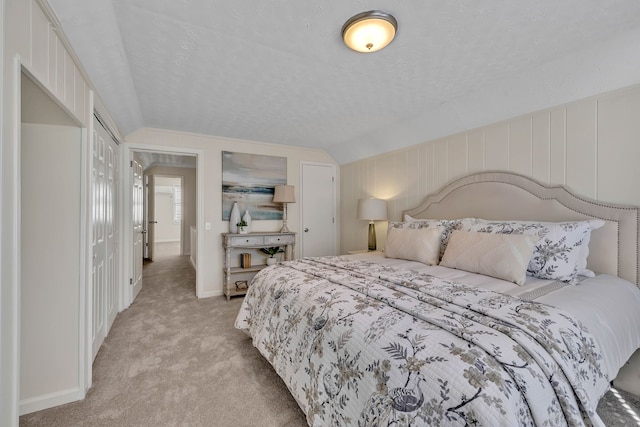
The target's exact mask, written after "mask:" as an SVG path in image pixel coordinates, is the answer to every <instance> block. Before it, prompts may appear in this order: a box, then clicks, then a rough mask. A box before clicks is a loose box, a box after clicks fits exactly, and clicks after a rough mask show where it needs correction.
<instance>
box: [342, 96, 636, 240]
mask: <svg viewBox="0 0 640 427" xmlns="http://www.w3.org/2000/svg"><path fill="white" fill-rule="evenodd" d="M638 111H640V86H634V87H631V88H627V89H623V90H620V91H616V92H614V93H609V94H603V95H601V96H599V97H594V98H589V99H585V100H581V101H577V102H574V103H571V104H568V105H564V106H559V107H555V108H553V109H549V110H545V111H540V112H535V113H531V114H527V115H525V116H522V117H517V118H514V119H511V120H508V121H505V122H500V123H496V124H492V125H489V126H486V127H484V128H479V129H474V130H471V131H468V132H463V133H461V134H456V135H452V136H449V137H447V138H442V139H438V140H434V141H430V142H425V143H423V144H419V145H417V146H415V147H411V148H409V149H402V150H399V151H396V152H392V153H387V154H385V155H381V156H377V157H374V158H371V159H365V160H361V161H359V162H354V163H351V164H348V165H344V166H342V170H343V171H345V170H346V171H352V170H356V169H357V166H358V165H360V164H362V165H367V174H361V176H364V177H365V179H366V180H369V181H370V182H371V181H372V180H373V181H374V182H375V186H376V188H377V189H381V188H384V190H385V191H384V192H377V193H376V194H375V195H376V196H377V197H381V198H387V197H386V194H387V193H389V194H390V195H391V196H389V197H388V198H389V199H392V202H391V205H390V206H393V210H391V209H390V211H389V213H390V220H391V221H399V220H401V211H402V209H404V207H405V206H406V207H412V206H415V205H417V204H418V203H419V202H420V201H422V200H423V199H424V197H426V196H427V195H428V194H431V193H433V192H435V191H437V190H439V189H440V188H442V187H443V186H444V185H445V184H447V183H448V182H449V181H450V180H452V179H455V178H458V177H459V176H460V175H464V174H466V173H474V172H479V171H483V170H513V171H514V172H517V173H520V174H523V175H526V176H531V177H533V178H535V179H537V180H539V181H541V182H544V183H551V184H563V185H568V186H569V187H570V188H572V189H573V190H574V191H575V192H577V193H579V194H582V195H584V196H587V197H591V198H596V199H598V200H603V201H608V202H614V203H626V204H633V205H640V192H638V191H637V190H636V187H637V184H638V183H640V168H638V167H637V163H638V161H640V136H639V135H640V120H639V119H638V118H639V116H638ZM406 156H408V159H407V161H404V160H402V159H403V158H405V157H406ZM414 157H416V158H418V159H419V160H418V161H415V160H414ZM416 165H417V166H416ZM405 166H406V168H407V169H409V170H408V172H407V171H406V170H404V168H405ZM415 167H418V171H414V170H412V169H414V168H415ZM365 175H366V176H365ZM416 177H417V178H416ZM415 179H417V180H418V183H419V185H418V186H417V187H418V188H419V191H417V192H416V188H414V184H413V182H414V180H415ZM348 185H349V184H348V183H344V186H343V192H342V196H343V200H342V203H343V205H346V204H348V203H349V200H345V199H344V197H349V194H350V193H352V192H350V190H349V188H348ZM364 185H365V186H366V183H365V184H364ZM353 216H354V215H353V214H352V213H350V214H349V216H347V217H342V221H341V225H342V230H343V234H342V248H343V253H344V252H345V250H346V249H349V250H351V249H353V248H362V246H363V241H364V240H362V239H364V238H365V237H360V236H361V235H360V234H359V233H358V232H354V231H353V230H354V229H355V230H361V231H362V233H366V227H367V226H366V222H361V221H356V220H355V219H354V218H353ZM381 225H383V224H379V225H377V226H376V230H382V232H380V231H378V232H377V234H378V246H379V247H383V246H384V242H383V241H382V236H381V234H383V233H385V231H386V229H385V228H384V226H382V227H381ZM385 234H386V233H385ZM353 235H357V236H358V237H357V238H358V239H360V240H358V241H357V242H355V241H352V240H350V236H353ZM362 236H366V234H362Z"/></svg>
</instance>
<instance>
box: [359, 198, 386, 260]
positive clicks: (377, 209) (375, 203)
mask: <svg viewBox="0 0 640 427" xmlns="http://www.w3.org/2000/svg"><path fill="white" fill-rule="evenodd" d="M358 219H366V220H369V250H370V251H375V250H376V226H375V225H374V224H373V221H381V220H386V219H387V202H386V201H384V200H380V199H373V198H371V199H360V200H358Z"/></svg>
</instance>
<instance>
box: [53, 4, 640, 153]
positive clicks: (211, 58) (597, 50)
mask: <svg viewBox="0 0 640 427" xmlns="http://www.w3.org/2000/svg"><path fill="white" fill-rule="evenodd" d="M49 3H50V4H51V6H52V8H53V9H54V11H55V12H56V14H57V16H58V18H59V19H60V21H61V23H62V26H63V30H64V32H65V33H66V34H67V37H68V38H69V40H70V41H71V43H72V45H73V47H74V50H75V51H76V53H77V54H78V57H79V58H80V60H81V62H82V64H83V66H84V68H85V69H86V70H87V72H88V74H89V75H90V77H91V80H92V81H93V83H94V85H95V87H96V88H97V90H98V92H99V95H100V97H101V98H102V99H103V101H104V103H105V105H106V106H107V108H108V109H109V111H110V113H111V115H112V116H113V118H114V120H115V121H116V123H117V125H118V127H119V128H120V131H121V132H122V133H123V134H125V135H127V134H129V133H132V132H134V131H136V130H138V129H140V128H142V127H157V128H163V129H171V130H179V131H188V132H195V133H202V134H208V135H217V136H224V137H231V138H239V139H243V140H252V141H259V142H269V143H278V144H287V145H296V146H302V147H316V148H321V149H324V150H326V151H327V152H328V153H329V154H331V155H332V156H333V157H334V158H335V159H336V160H337V161H338V162H339V163H346V162H350V161H353V160H357V159H361V158H364V157H368V156H372V155H375V154H379V153H382V152H387V151H391V150H394V149H397V148H400V147H404V146H409V145H413V144H417V143H420V142H424V141H428V140H431V139H435V138H437V137H441V136H444V135H448V134H452V133H455V132H459V131H462V130H465V129H470V128H474V127H478V126H482V125H485V124H488V123H492V122H496V121H500V120H503V119H506V118H509V117H513V116H517V115H519V114H524V113H526V112H530V111H536V110H539V109H544V108H547V107H551V106H554V105H558V104H561V103H565V102H569V101H572V100H575V99H580V98H584V97H587V96H591V95H595V94H597V93H601V92H605V91H609V90H613V89H616V88H620V87H623V86H628V85H632V84H636V83H640V53H639V52H640V49H639V46H640V2H639V1H637V0H607V1H602V0H561V1H558V0H538V1H535V2H534V1H529V2H519V1H511V0H459V1H450V0H403V1H393V2H390V1H365V0H354V1H335V0H333V1H332V0H314V1H300V0H273V1H265V0H241V1H238V0H236V1H228V0H226V1H224V0H49ZM372 9H382V10H386V11H388V12H390V13H392V14H393V15H394V16H395V17H396V19H397V20H398V33H397V36H396V38H395V40H394V41H393V42H392V43H391V44H390V45H389V46H388V47H387V48H385V49H383V50H381V51H379V52H376V53H372V54H360V53H356V52H353V51H351V50H350V49H348V48H347V47H346V46H345V45H344V44H343V43H342V39H341V34H340V31H341V28H342V25H343V24H344V22H345V21H346V20H347V19H348V18H349V17H351V16H353V15H355V14H357V13H359V12H362V11H366V10H372Z"/></svg>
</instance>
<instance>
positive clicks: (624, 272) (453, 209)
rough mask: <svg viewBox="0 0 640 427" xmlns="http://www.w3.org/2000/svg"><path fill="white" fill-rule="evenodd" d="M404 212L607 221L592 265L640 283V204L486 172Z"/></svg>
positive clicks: (595, 239)
mask: <svg viewBox="0 0 640 427" xmlns="http://www.w3.org/2000/svg"><path fill="white" fill-rule="evenodd" d="M403 214H408V215H411V216H412V217H414V218H434V219H459V218H468V217H475V218H484V219H496V220H509V219H512V220H523V221H533V220H536V221H568V220H584V219H596V218H597V219H602V220H604V221H606V223H605V225H604V227H602V228H600V229H597V230H594V231H593V232H592V235H591V242H590V244H589V258H588V268H590V269H591V270H594V271H597V272H600V273H606V274H612V275H616V276H620V277H622V278H623V279H626V280H629V281H630V282H632V283H635V284H637V285H640V277H639V275H638V265H639V257H640V250H639V248H638V243H639V231H640V227H639V219H640V208H638V207H635V206H622V205H614V204H610V203H603V202H599V201H597V200H593V199H589V198H586V197H582V196H578V195H576V194H574V193H572V192H571V191H570V190H569V189H567V188H566V187H563V186H548V185H545V184H542V183H540V182H537V181H535V180H533V179H531V178H528V177H525V176H522V175H518V174H514V173H510V172H482V173H478V174H473V175H468V176H465V177H463V178H460V179H456V180H455V181H452V182H450V183H449V184H447V185H446V186H445V187H444V188H443V189H442V190H440V191H439V192H437V193H435V194H432V195H430V196H428V197H427V198H426V199H425V200H424V201H423V202H422V203H421V204H420V205H419V206H417V207H415V208H413V209H409V210H407V211H405V212H404V213H403ZM403 217H404V215H403Z"/></svg>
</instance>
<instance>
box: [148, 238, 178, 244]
mask: <svg viewBox="0 0 640 427" xmlns="http://www.w3.org/2000/svg"><path fill="white" fill-rule="evenodd" d="M179 241H180V239H178V240H175V239H169V240H164V239H162V240H157V239H156V240H155V242H154V243H177V242H179Z"/></svg>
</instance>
